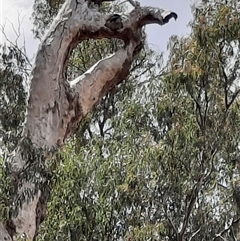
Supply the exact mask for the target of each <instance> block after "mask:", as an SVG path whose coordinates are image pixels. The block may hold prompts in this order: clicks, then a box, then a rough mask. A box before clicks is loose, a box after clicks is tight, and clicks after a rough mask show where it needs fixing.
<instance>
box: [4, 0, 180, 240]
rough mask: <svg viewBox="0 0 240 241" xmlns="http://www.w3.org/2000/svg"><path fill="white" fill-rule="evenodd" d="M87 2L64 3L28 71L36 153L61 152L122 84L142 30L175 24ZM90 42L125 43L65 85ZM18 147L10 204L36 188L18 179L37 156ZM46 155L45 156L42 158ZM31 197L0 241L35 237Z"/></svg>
mask: <svg viewBox="0 0 240 241" xmlns="http://www.w3.org/2000/svg"><path fill="white" fill-rule="evenodd" d="M90 2H93V3H95V4H93V5H92V4H90V5H89V0H67V1H66V2H65V3H64V5H63V6H62V8H61V10H60V12H59V14H58V16H57V17H56V19H55V21H54V22H53V24H52V26H51V28H50V29H49V31H48V33H47V34H46V36H45V38H44V40H43V42H42V44H41V45H40V46H39V50H38V53H37V56H36V59H35V66H34V68H33V70H32V77H31V88H30V97H29V102H28V107H27V115H26V124H25V129H24V138H27V139H28V140H29V141H30V142H31V144H30V145H33V146H36V148H41V149H44V150H50V149H52V148H58V147H60V146H62V145H63V144H64V143H65V141H66V139H67V138H69V137H70V136H71V135H72V134H74V132H75V131H76V128H77V126H78V124H79V122H80V121H81V119H82V118H83V117H84V116H86V115H87V113H88V112H89V111H90V110H91V109H92V108H93V106H94V105H95V104H96V103H98V102H99V100H100V99H101V98H102V97H103V96H104V95H106V93H108V92H109V91H110V90H111V89H112V88H113V87H114V86H116V85H117V84H119V83H121V82H122V81H123V80H124V79H126V77H127V76H128V74H129V70H130V67H131V63H132V61H133V58H134V56H135V55H137V54H138V53H139V51H140V50H141V48H142V47H143V43H142V42H141V41H142V27H143V26H144V25H146V24H151V23H157V24H159V25H163V24H165V23H167V22H168V21H169V20H170V19H171V18H175V19H176V18H177V15H176V14H175V13H172V12H169V11H164V10H162V9H156V8H151V7H140V6H139V5H138V4H136V5H135V6H136V7H135V9H133V10H132V12H130V13H129V14H128V15H126V16H121V15H119V14H113V15H103V14H102V13H100V12H99V11H98V7H97V5H99V4H101V2H102V1H96V0H95V1H90ZM90 38H92V39H100V38H118V39H121V40H123V41H124V42H125V46H124V48H122V49H119V50H118V51H117V52H116V53H115V54H113V55H111V56H109V57H107V58H105V59H103V60H101V61H99V62H98V63H96V64H95V65H94V66H93V67H92V68H90V69H89V70H88V71H87V72H86V73H84V74H83V75H82V76H79V77H78V78H76V79H75V80H72V81H70V83H69V82H68V81H67V79H66V77H65V71H66V69H65V68H66V64H67V61H68V58H69V56H70V54H71V52H72V50H73V49H74V48H75V47H76V45H77V44H78V43H80V42H82V41H83V40H86V39H90ZM22 146H23V145H22ZM22 146H20V148H19V149H18V150H17V151H16V153H14V155H13V156H11V157H9V158H8V160H7V161H8V163H9V164H10V166H11V168H10V171H11V173H12V175H15V176H18V177H19V178H18V180H17V189H16V190H17V195H16V197H15V199H14V200H17V199H18V197H19V196H21V195H22V194H23V191H24V190H25V189H26V188H28V189H30V190H31V191H36V190H35V189H37V185H36V184H35V183H32V182H31V181H30V180H27V179H26V180H25V179H22V178H21V175H20V174H21V173H23V172H24V171H26V170H27V167H29V166H31V165H33V164H34V163H36V162H38V161H39V156H38V155H37V154H36V153H37V152H35V151H33V149H30V151H28V152H29V153H30V154H31V155H30V154H28V155H25V154H26V150H25V149H24V148H23V147H22ZM34 148H35V147H34ZM48 153H49V152H48V151H46V152H45V154H44V155H45V156H46V158H47V156H48ZM42 161H45V159H44V160H42ZM40 176H41V175H40ZM20 183H21V184H20ZM35 193H36V194H35V195H34V196H33V198H32V199H31V200H28V201H27V200H26V201H24V202H23V204H22V206H21V207H20V209H19V211H18V213H17V216H16V217H12V218H11V220H9V222H8V223H11V225H12V226H13V228H12V230H14V231H15V235H14V234H12V233H11V234H10V233H8V232H7V230H6V229H5V228H4V226H3V225H2V224H1V226H0V240H11V238H10V236H9V235H8V234H10V235H11V237H12V239H13V240H15V238H16V235H23V234H24V235H25V236H26V237H28V238H29V239H30V240H33V239H34V237H35V236H36V235H37V230H38V226H39V225H40V223H41V222H42V221H43V219H44V212H45V208H46V202H44V201H43V198H42V192H41V190H38V191H37V192H35ZM4 237H6V239H4Z"/></svg>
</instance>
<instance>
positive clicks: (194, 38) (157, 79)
mask: <svg viewBox="0 0 240 241" xmlns="http://www.w3.org/2000/svg"><path fill="white" fill-rule="evenodd" d="M210 7H211V11H212V12H211V11H209V8H210ZM206 11H207V12H208V15H207V14H206ZM211 16H215V17H214V18H212V17H211ZM228 16H231V18H232V19H233V21H235V22H236V23H237V21H239V20H238V18H239V17H238V15H237V14H236V10H235V8H233V7H231V6H230V5H229V6H228V5H227V6H226V5H223V4H221V3H220V2H218V4H216V5H212V4H211V3H209V4H208V5H205V6H204V5H202V6H201V5H199V6H198V9H196V12H195V21H194V23H193V24H192V30H193V31H192V34H191V35H190V36H189V37H188V38H177V37H173V38H172V39H171V40H170V43H169V51H170V57H169V63H168V65H167V71H166V72H164V73H162V74H160V73H159V71H158V70H157V69H151V71H152V72H151V73H150V72H149V73H148V74H146V75H145V76H144V77H141V78H139V79H134V78H130V79H129V80H128V81H127V82H126V83H125V84H123V85H122V86H120V87H118V88H117V89H116V90H115V91H114V92H113V93H110V94H109V95H108V96H106V98H104V99H103V100H102V102H101V104H100V105H99V106H98V107H97V108H96V109H95V111H94V112H93V113H91V115H89V116H88V117H87V119H86V120H85V121H84V122H83V123H82V124H81V126H80V127H79V132H78V133H77V134H76V136H75V138H74V140H72V141H71V142H70V143H69V145H68V146H67V147H66V148H64V150H63V152H62V158H63V160H62V162H61V163H60V164H59V165H58V166H57V169H56V170H55V173H54V189H53V190H54V192H53V193H52V198H51V201H50V202H49V206H48V218H47V219H46V220H45V222H44V224H43V226H42V229H41V232H40V235H39V237H38V238H39V240H44V239H48V240H51V239H54V238H55V239H57V240H183V238H184V239H186V240H189V239H190V238H192V239H193V240H212V239H214V238H215V237H216V235H217V234H218V233H220V232H222V233H223V236H224V237H225V238H226V239H228V240H233V233H236V232H237V230H236V229H234V227H233V229H232V230H233V231H232V232H230V231H229V230H230V229H226V227H228V226H229V225H231V220H232V219H234V220H235V219H236V218H237V217H238V216H237V209H236V205H235V199H233V198H232V197H233V196H232V195H233V193H235V195H236V193H237V192H236V191H234V190H236V189H235V186H236V185H235V184H234V183H235V182H236V181H235V179H236V178H237V179H238V175H239V174H238V168H237V166H238V165H237V163H238V160H239V149H238V145H239V127H240V111H239V104H240V102H239V83H238V74H237V73H238V71H239V61H238V59H239V57H238V53H239V49H238V45H237V42H238V41H239V35H238V34H239V24H236V25H235V24H234V23H235V22H231V21H230V22H229V17H228ZM235 17H238V18H237V19H235ZM204 21H205V22H204ZM226 21H228V22H226ZM91 46H94V44H93V45H91ZM91 46H88V47H90V48H91ZM106 46H107V42H104V43H103V49H102V50H101V51H99V52H101V53H102V51H103V54H104V49H105V47H106ZM93 48H94V47H93ZM83 49H84V48H83ZM86 49H87V48H86ZM231 50H232V51H231ZM147 53H149V52H147ZM147 56H148V58H149V60H148V63H150V58H154V54H153V53H152V54H151V55H147ZM150 56H151V57H150ZM83 57H84V58H74V59H75V61H83V60H84V61H86V62H89V61H87V60H86V58H89V60H90V59H91V57H88V55H87V52H85V54H84V55H83ZM99 57H101V56H99ZM155 58H156V59H158V61H159V57H157V56H156V57H155ZM152 62H154V61H152ZM78 63H79V64H80V66H81V64H82V63H83V62H78ZM147 65H148V64H146V66H147ZM143 66H144V65H143ZM154 71H155V72H154ZM133 76H134V74H133ZM145 81H146V82H145ZM234 185H235V186H234ZM225 229H226V230H225ZM216 240H217V239H216Z"/></svg>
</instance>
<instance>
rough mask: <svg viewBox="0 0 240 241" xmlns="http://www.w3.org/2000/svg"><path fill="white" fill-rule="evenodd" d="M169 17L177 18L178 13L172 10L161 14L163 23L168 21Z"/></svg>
mask: <svg viewBox="0 0 240 241" xmlns="http://www.w3.org/2000/svg"><path fill="white" fill-rule="evenodd" d="M171 18H174V19H175V20H176V19H177V18H178V15H177V14H176V13H174V12H170V13H169V14H166V16H163V23H164V24H165V23H168V22H169V20H170V19H171Z"/></svg>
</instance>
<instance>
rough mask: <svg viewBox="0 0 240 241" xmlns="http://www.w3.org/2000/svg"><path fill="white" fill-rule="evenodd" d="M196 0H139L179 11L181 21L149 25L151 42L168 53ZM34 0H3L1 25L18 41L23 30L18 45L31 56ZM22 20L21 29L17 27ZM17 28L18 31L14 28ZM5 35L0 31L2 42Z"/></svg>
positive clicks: (0, 1) (35, 44) (184, 29)
mask: <svg viewBox="0 0 240 241" xmlns="http://www.w3.org/2000/svg"><path fill="white" fill-rule="evenodd" d="M192 1H193V0H140V1H139V2H140V3H141V5H142V6H144V5H149V6H156V7H161V8H166V9H171V10H172V11H175V12H176V13H177V14H178V20H177V21H176V22H175V21H174V20H171V21H170V22H169V23H168V24H166V25H165V26H159V25H150V26H147V36H148V42H149V43H150V44H151V45H152V47H154V49H156V50H158V51H159V52H161V51H164V52H166V47H167V42H168V39H169V37H170V36H171V35H173V34H176V35H179V36H182V35H186V34H187V33H189V29H188V28H187V24H188V23H189V21H190V20H191V18H192V15H191V9H190V5H191V2H192ZM32 6H33V0H0V16H1V17H0V26H1V28H2V26H4V32H5V33H6V35H7V37H8V38H9V39H10V40H11V41H15V40H16V33H15V31H17V32H20V34H21V37H20V38H19V39H18V44H19V45H20V46H22V45H23V43H24V39H25V46H26V50H27V55H28V56H29V57H30V58H31V57H33V56H34V54H35V53H36V51H37V47H38V44H39V43H38V41H37V40H36V39H34V38H33V34H32V31H31V29H32V23H31V20H30V17H31V13H32ZM19 22H21V27H20V30H18V26H19ZM13 27H14V28H15V30H14V29H13ZM3 41H4V36H3V34H2V33H0V43H3Z"/></svg>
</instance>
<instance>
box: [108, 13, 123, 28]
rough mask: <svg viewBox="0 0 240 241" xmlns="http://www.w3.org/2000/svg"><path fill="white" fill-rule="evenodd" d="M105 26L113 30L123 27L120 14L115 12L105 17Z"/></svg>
mask: <svg viewBox="0 0 240 241" xmlns="http://www.w3.org/2000/svg"><path fill="white" fill-rule="evenodd" d="M105 26H106V27H108V28H109V29H111V30H113V31H114V30H118V29H121V28H123V23H122V17H121V15H119V14H117V13H115V14H113V15H111V16H110V17H109V18H108V19H107V21H106V24H105Z"/></svg>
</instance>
